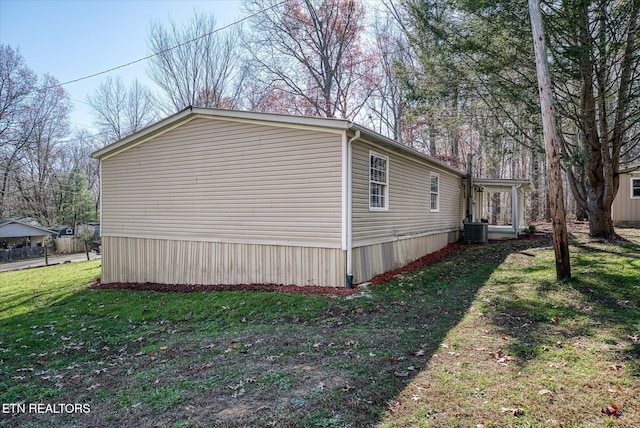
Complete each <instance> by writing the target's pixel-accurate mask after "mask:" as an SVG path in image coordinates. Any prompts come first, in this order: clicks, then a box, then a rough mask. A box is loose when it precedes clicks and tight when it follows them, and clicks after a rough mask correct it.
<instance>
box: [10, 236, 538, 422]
mask: <svg viewBox="0 0 640 428" xmlns="http://www.w3.org/2000/svg"><path fill="white" fill-rule="evenodd" d="M545 245H548V242H547V241H510V242H504V243H493V244H490V245H485V246H469V247H465V248H463V249H462V250H461V251H459V252H458V253H455V254H450V255H448V256H447V257H446V258H445V259H443V260H441V261H439V262H438V263H435V264H434V265H432V266H428V267H425V268H423V269H421V270H418V271H414V272H407V273H405V274H402V275H399V276H397V277H396V278H395V279H394V280H393V281H391V282H389V283H387V284H383V285H379V286H374V287H372V288H371V289H368V290H365V291H363V293H362V294H361V295H359V296H358V297H357V298H349V299H346V298H344V297H340V298H336V297H324V296H300V295H286V294H274V293H257V292H249V293H227V292H221V293H193V294H167V293H154V292H135V291H129V290H126V291H125V290H87V291H82V292H79V293H78V294H75V295H72V296H69V297H67V298H66V299H64V300H63V301H61V302H58V303H56V304H55V305H53V306H51V307H50V308H47V310H46V311H40V312H35V313H30V314H25V315H21V316H16V317H13V318H11V319H5V320H2V323H1V324H0V326H1V327H2V328H3V329H7V331H8V330H9V329H11V334H10V335H9V337H7V339H6V341H5V342H4V343H3V344H2V345H0V347H3V348H4V349H6V352H4V354H3V359H4V363H5V368H4V369H3V372H2V373H0V384H2V387H3V388H2V391H4V392H3V393H2V394H0V401H2V402H20V401H27V402H34V401H40V402H42V401H46V399H45V398H43V397H47V396H51V395H47V394H53V396H54V397H55V401H56V402H88V403H90V404H91V408H92V411H91V413H89V414H74V415H46V418H45V417H44V416H38V415H17V416H15V418H14V421H15V422H16V423H32V424H33V425H35V426H51V425H52V424H62V425H64V424H65V423H66V424H81V425H104V424H108V425H119V426H134V425H135V426H147V425H149V426H151V425H154V424H160V425H172V424H177V425H180V424H186V425H193V426H206V425H215V426H229V427H231V426H266V425H268V424H275V425H276V426H340V427H345V426H372V425H375V424H376V423H377V422H379V421H380V420H381V417H382V415H383V414H384V412H385V411H386V410H387V409H388V407H389V403H390V402H392V401H393V400H394V399H395V397H397V396H398V394H399V393H400V392H401V391H402V390H403V389H405V388H406V386H407V385H408V384H409V383H410V382H411V381H412V380H413V379H414V377H415V376H416V375H417V373H419V371H420V369H421V368H423V367H425V366H426V364H427V363H428V362H429V360H430V359H431V357H432V356H433V354H434V353H436V352H438V349H439V348H440V345H441V343H442V341H443V340H444V338H445V337H446V336H447V335H448V333H449V331H450V330H451V329H452V328H453V327H455V326H456V325H457V324H458V323H459V322H460V320H461V319H462V318H463V317H464V316H465V314H466V312H467V310H468V308H469V307H470V305H471V304H472V303H473V301H474V300H475V298H476V294H477V292H478V290H479V289H480V288H482V287H483V286H484V285H485V283H486V282H487V280H488V279H489V278H490V277H491V275H492V273H493V272H494V270H495V269H496V268H497V267H498V266H500V264H501V263H503V261H504V260H505V258H506V257H507V256H508V255H509V254H511V253H512V252H514V251H526V250H527V249H528V248H532V247H539V246H545ZM505 304H506V302H505ZM510 309H513V310H515V311H516V312H517V311H518V310H519V311H522V312H528V311H529V310H530V311H533V312H535V313H541V312H542V309H543V308H538V307H535V308H526V307H525V308H518V307H514V308H510ZM545 320H546V315H544V316H542V318H541V319H540V320H539V322H540V323H542V322H543V321H545ZM54 321H56V322H55V323H54ZM43 324H49V325H53V326H54V327H52V328H47V329H40V328H38V329H37V330H38V331H34V330H33V329H31V328H30V327H29V326H33V325H38V326H41V325H43ZM541 325H542V324H541ZM39 331H44V333H42V334H40V335H37V334H36V333H38V332H39ZM21 338H22V339H21ZM25 343H27V345H26V346H27V349H25V348H23V347H22V346H23V345H24V344H25ZM40 355H42V356H40ZM39 359H40V360H39ZM39 361H44V363H42V364H40V362H39Z"/></svg>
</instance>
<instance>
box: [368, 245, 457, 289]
mask: <svg viewBox="0 0 640 428" xmlns="http://www.w3.org/2000/svg"><path fill="white" fill-rule="evenodd" d="M461 245H462V244H460V242H454V243H452V244H449V245H447V246H446V247H444V248H442V249H440V250H438V251H436V252H435V253H431V254H427V255H426V256H423V257H420V258H419V259H417V260H414V261H412V262H411V263H409V264H408V265H405V266H403V267H401V268H398V269H393V270H390V271H388V272H385V273H381V274H380V275H377V276H374V277H373V278H371V279H370V280H369V282H371V283H373V284H375V285H380V284H384V283H385V282H389V281H391V280H392V279H393V278H395V277H396V276H397V275H400V274H401V273H404V272H409V271H412V270H416V269H420V268H422V267H424V266H426V265H428V264H430V263H433V262H434V261H436V260H439V259H441V258H443V257H444V256H446V255H447V254H450V253H452V252H454V251H456V250H458V249H459V248H460V247H461Z"/></svg>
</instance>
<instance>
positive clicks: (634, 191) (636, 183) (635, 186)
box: [631, 178, 640, 199]
mask: <svg viewBox="0 0 640 428" xmlns="http://www.w3.org/2000/svg"><path fill="white" fill-rule="evenodd" d="M631 199H640V178H632V179H631Z"/></svg>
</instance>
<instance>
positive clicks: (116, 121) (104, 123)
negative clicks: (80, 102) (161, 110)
mask: <svg viewBox="0 0 640 428" xmlns="http://www.w3.org/2000/svg"><path fill="white" fill-rule="evenodd" d="M87 102H88V103H89V105H90V106H91V109H92V111H93V113H94V115H95V118H96V124H97V125H98V127H99V129H100V131H101V132H102V133H103V134H104V135H105V136H107V138H108V139H109V140H110V141H114V140H120V139H122V138H124V137H126V136H127V135H129V134H132V133H134V132H136V131H139V130H140V129H142V128H144V127H145V126H147V125H149V124H150V123H152V122H154V121H155V120H156V119H157V113H156V108H155V100H154V97H153V94H152V93H151V91H150V90H149V89H148V88H147V87H145V86H144V85H142V84H141V83H140V82H139V81H138V80H134V81H133V83H132V84H131V85H130V86H129V88H127V87H126V86H125V84H124V82H123V81H122V79H121V78H120V77H116V78H111V77H108V78H107V80H105V81H104V82H103V83H102V84H101V85H100V86H99V87H98V89H97V90H96V92H95V93H94V94H93V95H91V96H88V97H87Z"/></svg>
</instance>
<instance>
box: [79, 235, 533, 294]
mask: <svg viewBox="0 0 640 428" xmlns="http://www.w3.org/2000/svg"><path fill="white" fill-rule="evenodd" d="M537 238H538V237H537V236H532V237H525V236H522V235H521V236H520V237H519V239H537ZM461 247H462V244H461V243H460V242H454V243H452V244H449V245H447V246H446V247H444V248H442V249H440V250H438V251H436V252H435V253H431V254H427V255H426V256H424V257H421V258H419V259H417V260H414V261H412V262H411V263H409V264H407V265H405V266H403V267H401V268H398V269H393V270H390V271H388V272H385V273H382V274H380V275H377V276H374V277H373V278H371V280H369V281H368V282H370V283H372V284H374V285H380V284H384V283H385V282H389V281H391V280H392V279H393V278H395V277H396V276H397V275H399V274H401V273H404V272H409V271H412V270H416V269H420V268H422V267H424V266H426V265H428V264H430V263H433V262H435V261H437V260H440V259H441V258H443V257H444V256H446V255H448V254H450V253H453V252H455V251H458V250H459V249H460V248H461ZM89 288H93V289H110V288H119V289H128V290H142V291H162V292H171V293H192V292H205V291H267V292H278V293H294V294H324V295H329V296H348V295H351V294H356V293H358V292H359V291H360V290H358V286H357V285H354V287H353V288H351V289H349V288H346V287H319V286H299V285H276V284H238V285H187V284H155V283H149V282H146V283H129V282H127V283H123V282H113V283H109V284H102V283H100V282H99V281H98V282H95V283H94V284H92V285H91V286H90V287H89Z"/></svg>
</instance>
